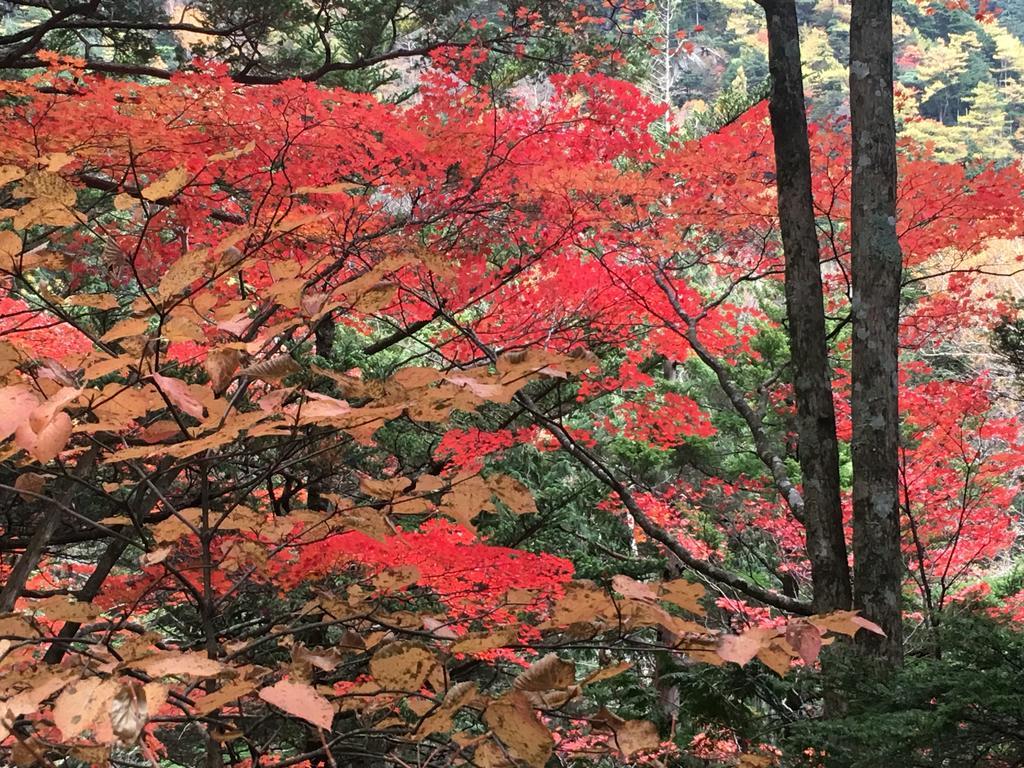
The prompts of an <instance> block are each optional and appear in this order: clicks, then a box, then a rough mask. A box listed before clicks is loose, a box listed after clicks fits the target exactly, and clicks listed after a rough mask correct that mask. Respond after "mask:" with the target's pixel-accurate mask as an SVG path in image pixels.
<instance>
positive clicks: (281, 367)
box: [238, 355, 302, 383]
mask: <svg viewBox="0 0 1024 768" xmlns="http://www.w3.org/2000/svg"><path fill="white" fill-rule="evenodd" d="M301 370H302V366H301V365H299V364H298V363H297V362H295V360H293V359H292V358H291V357H290V356H289V355H277V356H276V357H272V358H270V359H269V360H264V361H263V362H260V363H256V365H250V366H249V367H248V368H243V369H242V370H240V371H239V372H238V375H239V376H250V377H252V378H254V379H262V380H263V381H267V382H270V383H275V382H278V381H280V380H281V379H283V378H285V377H286V376H290V375H291V374H293V373H296V372H298V371H301Z"/></svg>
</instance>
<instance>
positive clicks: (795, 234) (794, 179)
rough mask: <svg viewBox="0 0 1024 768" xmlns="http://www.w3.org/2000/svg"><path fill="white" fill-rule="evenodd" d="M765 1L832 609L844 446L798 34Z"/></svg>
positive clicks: (792, 317)
mask: <svg viewBox="0 0 1024 768" xmlns="http://www.w3.org/2000/svg"><path fill="white" fill-rule="evenodd" d="M761 5H762V7H763V8H764V11H765V17H766V19H767V23H768V65H769V69H770V71H771V77H772V89H771V98H770V101H769V110H770V112H771V123H772V135H773V137H774V139H775V166H776V175H777V186H778V198H779V222H780V228H781V230H782V245H783V250H784V252H785V259H786V280H785V282H786V313H787V315H788V318H789V332H790V344H791V349H792V368H793V385H794V390H795V394H796V407H797V432H798V433H799V441H800V442H799V458H800V471H801V473H802V475H803V499H804V510H803V511H804V520H803V523H804V526H805V528H806V531H807V555H808V558H809V559H810V562H811V579H812V584H813V592H814V595H813V605H814V610H815V611H818V612H828V611H834V610H841V609H848V608H849V607H850V605H851V590H850V569H849V565H848V561H847V554H846V539H845V536H844V534H843V515H842V509H841V506H840V500H839V445H838V441H837V438H836V415H835V406H834V404H833V402H832V378H831V369H830V367H829V360H828V341H827V338H826V335H825V306H824V299H823V296H822V285H821V258H820V254H819V251H818V236H817V231H816V228H815V222H814V206H813V203H812V198H811V151H810V146H809V143H808V139H807V115H806V107H805V104H804V90H803V75H802V69H801V62H800V34H799V27H798V25H797V15H796V4H795V2H794V0H762V2H761Z"/></svg>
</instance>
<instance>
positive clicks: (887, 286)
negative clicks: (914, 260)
mask: <svg viewBox="0 0 1024 768" xmlns="http://www.w3.org/2000/svg"><path fill="white" fill-rule="evenodd" d="M892 68H893V50H892V0H853V4H852V17H851V19H850V119H851V125H852V131H853V189H852V197H851V222H850V227H851V235H852V274H853V366H852V375H853V399H852V409H853V444H852V451H853V473H854V474H853V478H854V479H853V555H854V581H853V599H854V605H855V606H856V607H857V608H860V609H861V610H862V611H863V612H864V615H866V616H867V617H868V618H870V619H872V620H873V621H875V622H877V623H878V624H880V625H881V627H882V629H884V630H885V632H886V635H887V637H885V638H881V637H878V636H877V635H872V634H870V633H867V632H861V633H860V636H859V639H860V641H861V642H862V643H863V645H864V646H865V647H866V648H867V649H868V650H870V651H871V652H873V653H875V654H876V655H878V656H879V657H881V658H883V659H886V660H888V661H892V662H896V663H898V662H899V661H900V659H901V657H902V634H903V633H902V619H901V602H902V600H901V589H902V581H903V557H902V554H901V552H900V518H899V496H898V489H899V485H898V483H899V463H898V455H897V449H898V438H899V411H898V407H897V394H898V393H897V357H898V352H899V349H898V331H899V301H900V278H901V271H902V254H901V252H900V244H899V241H898V240H897V237H896V128H895V120H894V116H893V97H892V94H893V91H892Z"/></svg>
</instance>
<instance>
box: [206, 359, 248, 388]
mask: <svg viewBox="0 0 1024 768" xmlns="http://www.w3.org/2000/svg"><path fill="white" fill-rule="evenodd" d="M243 357H244V354H243V352H242V350H240V349H236V348H234V347H223V348H221V349H213V350H210V352H208V353H207V355H206V360H205V361H204V362H203V368H205V369H206V372H207V373H208V374H209V375H210V386H212V387H213V393H214V394H215V395H217V397H220V396H221V395H223V394H224V391H225V390H226V389H227V388H228V385H229V384H230V383H231V382H232V380H233V379H234V377H235V371H237V370H238V367H239V366H240V365H241V364H242V358H243Z"/></svg>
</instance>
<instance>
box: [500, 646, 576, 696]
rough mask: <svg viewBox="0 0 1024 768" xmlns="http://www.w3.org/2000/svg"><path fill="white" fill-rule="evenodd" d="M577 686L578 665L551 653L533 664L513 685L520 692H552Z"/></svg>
mask: <svg viewBox="0 0 1024 768" xmlns="http://www.w3.org/2000/svg"><path fill="white" fill-rule="evenodd" d="M574 685H576V665H575V664H573V663H572V662H571V661H565V660H564V659H560V658H558V655H557V654H554V653H549V654H548V655H547V656H544V657H543V658H541V659H538V660H537V661H535V662H533V664H531V665H530V666H529V667H528V668H527V669H526V670H524V671H523V672H522V673H520V675H519V676H518V677H517V678H516V679H515V681H514V682H513V683H512V687H513V688H515V689H516V690H519V691H550V690H556V689H559V690H561V689H567V688H571V687H572V686H574Z"/></svg>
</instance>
